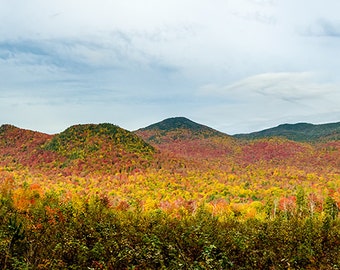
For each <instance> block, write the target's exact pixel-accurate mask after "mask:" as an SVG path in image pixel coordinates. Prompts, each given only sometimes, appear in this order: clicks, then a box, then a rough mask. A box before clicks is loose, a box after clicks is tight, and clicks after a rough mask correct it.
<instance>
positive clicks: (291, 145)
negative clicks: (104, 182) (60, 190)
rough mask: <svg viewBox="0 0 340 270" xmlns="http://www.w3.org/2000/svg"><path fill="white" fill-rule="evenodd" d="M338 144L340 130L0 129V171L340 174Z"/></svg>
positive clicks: (172, 122) (176, 124) (182, 123)
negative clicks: (295, 168)
mask: <svg viewBox="0 0 340 270" xmlns="http://www.w3.org/2000/svg"><path fill="white" fill-rule="evenodd" d="M339 139H340V122H338V123H331V124H322V125H312V124H307V123H298V124H283V125H279V126H277V127H274V128H270V129H266V130H262V131H259V132H254V133H249V134H238V135H234V136H230V135H227V134H225V133H223V132H220V131H217V130H215V129H212V128H210V127H208V126H205V125H201V124H198V123H196V122H193V121H191V120H189V119H187V118H185V117H175V118H168V119H165V120H163V121H161V122H158V123H155V124H152V125H150V126H147V127H145V128H141V129H138V130H136V131H133V132H130V131H128V130H125V129H123V128H120V127H118V126H116V125H113V124H108V123H104V124H85V125H74V126H72V127H69V128H67V129H66V130H65V131H63V132H61V133H58V134H55V135H48V134H44V133H40V132H36V131H31V130H25V129H20V128H18V127H15V126H12V125H2V126H1V127H0V165H4V166H25V167H29V168H30V169H36V170H44V171H45V172H46V173H56V174H58V173H62V174H64V175H69V174H80V175H88V174H91V173H99V174H103V173H111V174H112V173H115V172H129V173H131V172H135V171H140V170H144V169H146V168H150V167H154V168H156V167H157V168H159V167H164V166H168V165H169V163H171V162H172V163H173V164H179V163H178V162H177V161H178V159H180V160H181V162H180V163H181V164H184V165H183V166H188V164H194V166H201V165H202V166H203V164H208V163H209V164H212V163H213V160H215V161H216V160H218V163H219V164H222V163H223V164H231V163H237V164H245V165H247V164H253V163H256V162H279V163H281V164H294V165H296V164H299V163H301V164H302V165H301V166H307V165H308V166H313V164H314V165H315V164H316V165H317V164H323V162H324V160H327V162H328V163H327V164H333V165H332V166H334V167H338V168H340V158H339V156H340V155H339V149H340V140H339ZM205 160H208V161H205ZM311 160H313V162H311ZM215 161H214V162H215ZM176 162H177V163H176ZM215 163H216V162H215ZM176 166H177V165H176ZM209 166H210V165H209ZM168 167H169V166H168Z"/></svg>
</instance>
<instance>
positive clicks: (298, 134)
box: [233, 122, 340, 142]
mask: <svg viewBox="0 0 340 270" xmlns="http://www.w3.org/2000/svg"><path fill="white" fill-rule="evenodd" d="M233 137H235V138H238V139H246V140H253V139H263V138H268V137H284V138H286V139H289V140H292V141H298V142H312V141H319V140H340V122H334V123H326V124H311V123H303V122H301V123H295V124H287V123H286V124H281V125H278V126H276V127H272V128H268V129H264V130H260V131H256V132H251V133H244V134H235V135H233Z"/></svg>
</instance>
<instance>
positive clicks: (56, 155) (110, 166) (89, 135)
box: [0, 124, 156, 175]
mask: <svg viewBox="0 0 340 270" xmlns="http://www.w3.org/2000/svg"><path fill="white" fill-rule="evenodd" d="M155 152H156V151H155V149H154V148H153V147H152V146H151V145H149V144H147V143H145V142H144V141H143V140H141V139H140V138H139V137H138V136H136V135H134V134H133V133H131V132H130V131H127V130H125V129H122V128H120V127H118V126H115V125H112V124H98V125H94V124H87V125H75V126H72V127H70V128H68V129H66V130H65V131H63V132H61V133H59V134H56V135H47V134H43V133H39V132H34V131H30V130H24V129H20V128H17V127H14V126H10V125H4V126H2V127H1V128H0V153H1V161H2V164H4V165H14V164H18V165H20V164H21V165H24V166H28V167H31V168H33V169H34V168H40V169H42V170H49V172H53V171H54V172H56V173H58V171H59V172H63V173H65V174H82V175H84V174H88V173H96V172H98V173H115V172H117V171H134V170H138V169H142V168H144V167H146V166H148V164H149V162H150V161H151V160H152V159H153V155H154V154H155Z"/></svg>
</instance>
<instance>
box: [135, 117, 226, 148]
mask: <svg viewBox="0 0 340 270" xmlns="http://www.w3.org/2000/svg"><path fill="white" fill-rule="evenodd" d="M135 133H136V134H137V135H140V136H141V137H143V138H144V139H145V140H147V141H153V142H155V143H160V142H162V141H164V140H166V141H168V140H172V141H175V140H179V139H188V138H189V139H193V138H200V139H204V138H209V137H214V136H222V137H225V136H227V135H226V134H224V133H222V132H219V131H217V130H215V129H212V128H210V127H207V126H205V125H202V124H198V123H196V122H194V121H191V120H189V119H187V118H185V117H173V118H167V119H165V120H163V121H161V122H158V123H155V124H152V125H150V126H147V127H145V128H141V129H139V130H137V131H135Z"/></svg>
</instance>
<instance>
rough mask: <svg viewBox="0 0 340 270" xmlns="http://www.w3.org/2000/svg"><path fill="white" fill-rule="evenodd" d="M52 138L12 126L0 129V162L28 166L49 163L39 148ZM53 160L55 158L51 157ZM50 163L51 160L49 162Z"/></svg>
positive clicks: (3, 126)
mask: <svg viewBox="0 0 340 270" xmlns="http://www.w3.org/2000/svg"><path fill="white" fill-rule="evenodd" d="M51 138H52V136H51V135H48V134H44V133H40V132H36V131H32V130H26V129H21V128H18V127H15V126H13V125H2V126H1V127H0V162H1V164H3V165H9V164H11V165H14V164H22V165H24V166H29V165H33V164H38V163H41V162H49V161H48V160H47V157H46V155H45V153H44V151H43V150H42V149H41V146H42V145H43V144H44V143H45V142H46V141H47V140H49V139H51ZM51 158H52V159H54V158H55V157H52V156H51ZM50 161H51V160H50Z"/></svg>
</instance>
